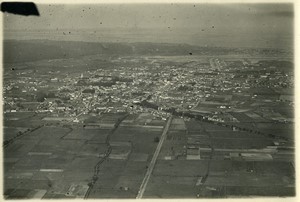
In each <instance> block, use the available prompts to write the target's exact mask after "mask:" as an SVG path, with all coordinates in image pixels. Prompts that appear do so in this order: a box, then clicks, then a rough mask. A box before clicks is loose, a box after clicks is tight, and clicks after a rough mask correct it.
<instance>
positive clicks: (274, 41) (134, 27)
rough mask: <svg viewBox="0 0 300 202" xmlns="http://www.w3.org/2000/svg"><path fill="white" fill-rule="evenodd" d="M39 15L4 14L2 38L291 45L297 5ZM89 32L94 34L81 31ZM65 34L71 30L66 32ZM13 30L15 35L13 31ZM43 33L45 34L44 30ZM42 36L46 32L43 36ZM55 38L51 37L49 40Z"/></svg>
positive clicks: (109, 7) (83, 8)
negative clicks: (25, 31) (294, 11)
mask: <svg viewBox="0 0 300 202" xmlns="http://www.w3.org/2000/svg"><path fill="white" fill-rule="evenodd" d="M37 7H38V9H39V12H40V16H39V17H37V16H29V17H25V16H18V15H14V14H7V13H5V14H4V15H3V16H4V17H3V22H4V33H10V34H9V35H10V36H8V34H4V38H5V37H7V38H11V37H15V38H19V39H29V38H28V36H26V37H27V38H26V37H25V34H24V32H22V33H21V32H19V31H16V30H27V32H35V33H37V32H38V31H40V30H50V31H51V30H54V32H51V34H52V35H53V36H51V34H50V32H49V31H48V33H45V32H40V34H32V35H31V38H34V37H35V38H43V37H44V38H47V37H48V38H49V39H60V40H83V41H112V42H117V41H123V42H135V41H142V42H157V43H162V42H164V43H187V44H192V45H199V46H232V47H277V48H286V47H288V48H289V47H291V46H292V44H293V23H294V22H293V21H294V16H293V4H278V3H273V4H258V3H256V4H228V3H227V4H191V3H190V4H171V3H169V4H90V5H88V4H79V5H78V4H73V5H72V4H66V5H62V4H37ZM83 30H88V31H90V32H85V34H83V32H81V33H80V34H79V32H80V31H83ZM64 31H66V32H65V33H69V32H70V34H69V35H68V36H65V35H64V33H63V32H64ZM11 33H14V34H11ZM42 33H43V34H42ZM42 35H43V36H42ZM51 37H52V38H51Z"/></svg>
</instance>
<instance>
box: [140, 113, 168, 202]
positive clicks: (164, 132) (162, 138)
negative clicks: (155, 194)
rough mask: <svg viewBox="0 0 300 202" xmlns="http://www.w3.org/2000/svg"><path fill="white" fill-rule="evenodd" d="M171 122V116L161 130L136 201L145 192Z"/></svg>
mask: <svg viewBox="0 0 300 202" xmlns="http://www.w3.org/2000/svg"><path fill="white" fill-rule="evenodd" d="M171 122H172V115H171V116H170V117H169V119H168V121H167V124H166V126H165V128H164V130H163V133H162V135H161V138H160V140H159V143H158V145H157V147H156V150H155V152H154V155H153V158H152V160H151V162H150V165H149V167H148V170H147V172H146V174H145V177H144V179H143V182H142V184H141V186H140V189H139V192H138V195H137V196H136V198H137V199H141V198H143V195H144V192H145V190H146V187H147V184H148V181H149V179H150V177H151V174H152V171H153V169H154V166H155V163H156V160H157V157H158V154H159V152H160V150H161V147H162V145H163V143H164V140H165V139H166V135H167V133H168V130H169V128H170V125H171Z"/></svg>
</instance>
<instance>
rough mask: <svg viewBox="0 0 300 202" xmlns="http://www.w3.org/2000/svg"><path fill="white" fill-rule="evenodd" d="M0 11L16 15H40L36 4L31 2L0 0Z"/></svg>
mask: <svg viewBox="0 0 300 202" xmlns="http://www.w3.org/2000/svg"><path fill="white" fill-rule="evenodd" d="M1 11H2V12H7V13H13V14H16V15H26V16H29V15H36V16H40V13H39V11H38V9H37V6H36V5H35V4H34V3H32V2H2V3H1Z"/></svg>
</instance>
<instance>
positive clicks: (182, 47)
mask: <svg viewBox="0 0 300 202" xmlns="http://www.w3.org/2000/svg"><path fill="white" fill-rule="evenodd" d="M3 48H4V51H3V53H4V55H3V56H4V57H3V58H4V63H17V62H30V61H37V60H43V59H62V58H78V57H81V56H87V55H96V54H103V55H162V56H164V55H203V54H214V55H219V54H221V55H223V54H243V53H245V54H247V53H254V52H257V51H259V52H262V53H263V54H268V53H274V51H275V52H278V51H277V50H272V49H237V48H220V47H199V46H191V45H187V44H166V43H94V42H78V41H52V40H20V41H18V40H4V42H3ZM279 52H280V51H279Z"/></svg>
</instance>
